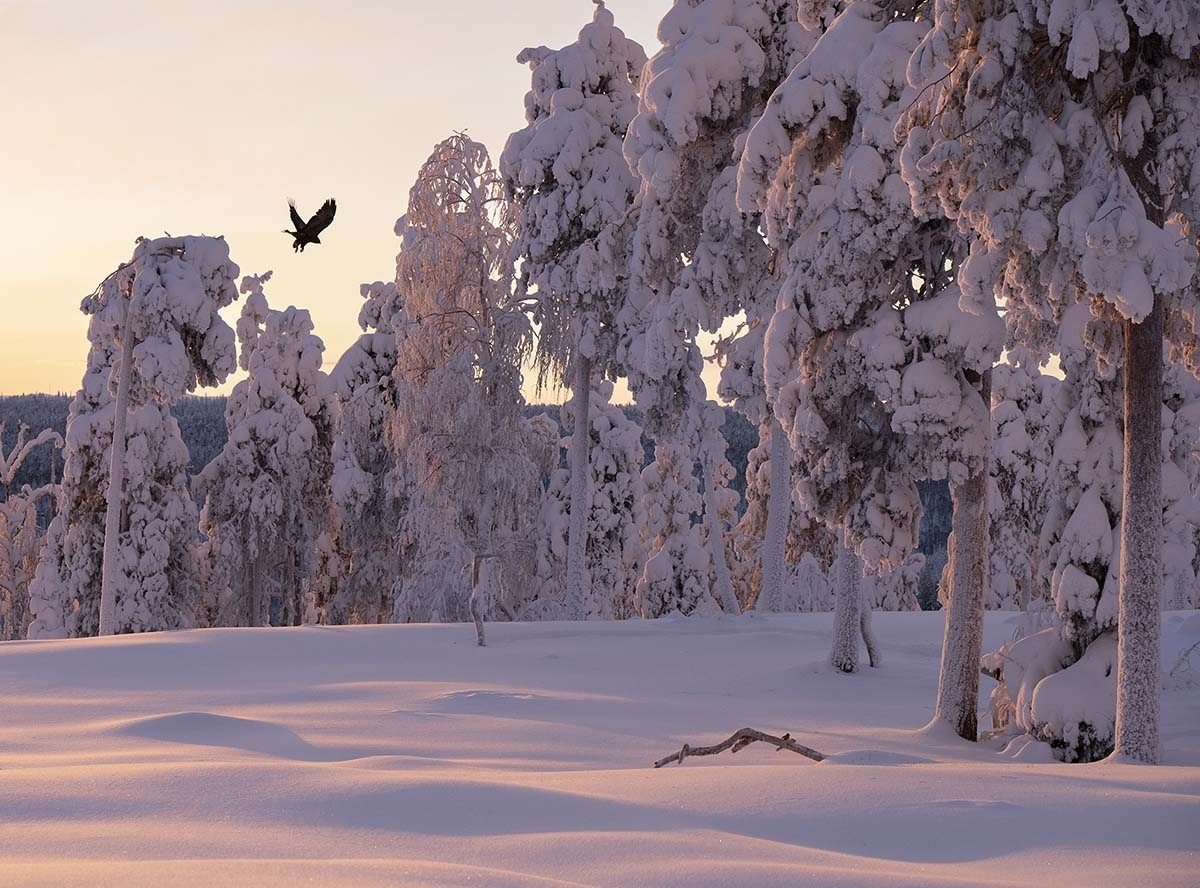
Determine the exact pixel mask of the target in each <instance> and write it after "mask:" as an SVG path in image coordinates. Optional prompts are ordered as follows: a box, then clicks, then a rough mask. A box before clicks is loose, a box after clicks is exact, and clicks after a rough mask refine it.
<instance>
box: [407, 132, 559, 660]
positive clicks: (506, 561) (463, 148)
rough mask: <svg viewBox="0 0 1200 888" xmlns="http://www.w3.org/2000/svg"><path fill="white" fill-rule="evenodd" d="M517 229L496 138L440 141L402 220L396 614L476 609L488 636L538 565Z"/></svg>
mask: <svg viewBox="0 0 1200 888" xmlns="http://www.w3.org/2000/svg"><path fill="white" fill-rule="evenodd" d="M515 230H516V207H515V205H513V204H512V203H510V202H509V200H508V198H507V197H506V195H505V188H504V182H503V180H502V179H501V177H500V175H499V173H498V172H496V170H495V169H494V168H493V167H492V164H491V161H490V159H489V158H488V154H487V149H486V148H484V146H483V145H481V144H480V143H478V142H474V141H472V140H471V139H468V138H467V137H466V136H464V135H461V134H456V135H454V136H451V137H450V138H448V139H446V140H445V141H443V142H441V143H440V144H439V145H437V146H436V147H435V148H434V151H433V154H432V155H431V156H430V157H429V159H428V160H427V161H426V162H425V164H424V165H423V166H422V167H421V171H420V173H419V174H418V176H417V181H416V184H415V185H413V187H412V190H411V191H410V192H409V202H408V212H407V214H406V215H405V216H403V217H401V218H400V219H399V221H397V223H396V233H397V234H398V235H399V236H400V238H401V249H400V254H399V256H397V259H396V287H397V291H398V294H399V298H400V302H401V305H402V307H403V309H404V313H403V318H402V319H401V320H399V321H395V335H396V369H395V372H394V373H393V377H392V378H393V382H394V385H395V392H396V407H397V410H396V414H395V422H394V424H393V429H392V433H391V435H390V436H389V442H388V443H389V445H390V446H391V447H392V448H393V453H394V456H395V459H396V463H397V472H398V475H399V477H398V482H399V491H398V492H399V494H400V495H401V497H402V498H403V499H404V500H406V504H407V509H406V512H405V516H404V521H403V525H402V533H403V543H404V556H405V557H404V563H403V570H404V573H403V577H402V582H401V586H400V588H399V590H398V592H397V596H396V615H397V618H399V619H404V620H423V619H424V620H428V619H460V618H462V617H463V616H465V615H466V611H467V610H468V609H469V611H470V615H471V617H472V618H473V619H474V620H475V623H476V628H477V631H478V638H479V643H480V644H481V645H482V644H483V643H484V630H483V619H484V618H485V617H487V616H490V612H491V603H492V601H493V600H494V598H495V597H496V596H498V595H503V594H505V592H504V589H503V588H502V586H503V584H505V583H516V582H518V581H519V577H520V575H519V574H518V571H517V568H518V565H519V564H520V563H521V562H525V563H532V553H533V535H534V530H533V527H534V524H535V522H536V517H537V512H538V509H539V508H540V505H541V496H542V469H541V467H540V466H539V465H538V463H537V462H536V461H535V459H534V458H533V455H532V453H533V450H534V434H533V430H532V429H531V427H530V424H529V422H527V421H526V420H525V419H524V417H523V416H522V410H523V407H524V404H525V399H524V398H523V397H522V395H521V389H520V385H521V371H520V367H521V363H522V361H523V360H524V359H525V358H526V357H527V356H528V354H529V350H530V341H531V330H530V326H529V321H528V318H527V317H526V316H525V314H524V313H523V312H522V310H521V306H520V305H519V304H518V303H517V302H516V300H514V299H513V298H512V294H511V281H512V263H511V249H512V243H513V237H514V234H515ZM468 578H469V579H470V588H471V595H470V598H469V600H464V596H463V595H462V591H463V590H464V589H465V587H466V582H465V581H466V580H467V579H468Z"/></svg>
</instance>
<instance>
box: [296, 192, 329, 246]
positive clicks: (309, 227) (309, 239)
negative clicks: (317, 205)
mask: <svg viewBox="0 0 1200 888" xmlns="http://www.w3.org/2000/svg"><path fill="white" fill-rule="evenodd" d="M288 209H290V210H291V211H292V224H293V225H295V226H296V230H295V231H288V230H287V229H286V228H285V229H284V231H283V233H284V234H290V235H291V236H292V237H294V238H295V239H296V240H295V242H294V243H293V244H292V250H294V251H295V252H297V253H303V252H304V247H305V245H306V244H319V243H320V242H321V238H320V237H319V235H320V234H321V232H322V231H324V230H325V229H326V228H328V227H329V223H330V222H332V221H333V214H334V213H336V212H337V203H336V202H335V201H334V199H333V198H332V197H331V198H329V200H327V201H325V203H323V204H322V205H321V209H319V210H317V211H316V212H315V213H313V215H312V218H311V219H309V220H308V221H307V222H305V221H304V220H303V219H301V218H300V213H299V212H298V211H297V210H296V202H295V201H294V200H289V201H288Z"/></svg>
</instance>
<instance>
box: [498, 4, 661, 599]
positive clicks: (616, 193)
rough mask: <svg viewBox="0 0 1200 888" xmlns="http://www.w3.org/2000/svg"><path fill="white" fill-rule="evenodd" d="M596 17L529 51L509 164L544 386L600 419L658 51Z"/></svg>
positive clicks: (523, 58)
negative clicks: (651, 67) (570, 36)
mask: <svg viewBox="0 0 1200 888" xmlns="http://www.w3.org/2000/svg"><path fill="white" fill-rule="evenodd" d="M594 2H595V3H596V10H595V13H594V15H593V18H592V21H591V23H589V24H587V25H585V26H584V28H583V29H582V30H581V31H580V32H579V37H578V39H577V40H576V41H575V42H574V43H572V44H570V45H568V46H565V47H563V48H562V49H559V50H556V51H552V50H549V49H547V48H546V47H544V46H542V47H537V48H529V49H525V50H524V51H523V52H522V53H521V54H520V55H519V56H518V57H517V60H518V61H519V62H522V63H525V62H528V63H529V66H530V68H531V69H532V71H533V78H532V80H533V83H532V88H531V89H530V91H529V93H528V94H527V95H526V97H525V117H526V120H527V121H528V126H526V127H525V128H524V129H523V130H520V131H519V132H516V133H513V135H512V136H510V137H509V140H508V144H507V145H506V146H505V149H504V153H503V154H502V155H501V157H500V171H501V173H502V174H503V175H504V177H505V181H506V182H507V185H508V188H509V190H510V193H511V194H512V195H513V197H514V198H515V199H516V201H517V202H518V203H519V204H520V205H521V217H520V222H519V225H518V235H517V239H516V243H515V254H516V257H517V258H519V259H520V260H522V262H523V264H522V278H521V282H520V283H521V285H522V287H523V288H525V289H526V290H527V292H529V293H530V295H531V297H532V299H533V300H534V313H533V314H534V321H535V322H536V323H537V325H538V342H537V350H536V365H537V369H538V381H539V385H540V384H541V383H542V382H543V381H545V379H546V377H547V376H551V377H553V378H554V379H555V381H559V380H564V379H565V378H566V377H567V376H568V373H569V374H570V379H567V380H566V381H567V382H568V384H569V385H570V386H571V387H572V389H573V390H574V400H573V404H572V410H573V413H574V414H575V421H576V423H577V424H578V425H580V426H583V427H588V426H589V425H590V424H589V420H588V409H589V407H588V398H589V394H590V392H591V376H592V372H593V368H595V369H596V370H597V371H599V372H600V374H601V375H611V374H612V372H613V370H614V369H615V368H614V361H615V356H616V328H615V323H614V322H615V315H616V312H617V310H618V309H619V307H620V306H621V305H622V304H623V303H624V301H625V291H626V287H627V283H626V281H627V277H626V275H625V274H624V272H623V266H624V264H625V259H624V256H625V245H626V242H627V234H626V233H625V229H626V227H627V226H625V224H624V223H625V222H626V219H627V216H628V215H629V212H630V207H631V205H632V203H633V199H634V197H635V196H636V194H637V188H638V182H637V179H636V178H635V176H634V174H633V171H632V170H631V169H630V168H629V165H628V164H627V163H626V161H625V158H624V155H623V154H622V153H621V140H622V139H624V137H625V131H626V129H627V128H628V126H629V121H630V120H631V119H632V118H633V115H634V113H635V112H636V110H637V89H638V80H639V77H640V75H641V71H642V66H643V65H644V64H645V62H646V54H645V52H644V51H643V50H642V47H641V46H640V45H639V44H638V43H637V42H636V41H633V40H630V39H629V38H627V37H626V36H625V34H624V33H623V32H622V31H621V30H620V29H619V28H617V27H616V25H615V23H614V19H613V14H612V13H611V12H610V11H609V10H608V9H606V8H605V5H604V0H594ZM589 440H590V438H589V437H588V436H582V437H580V438H578V439H577V441H576V445H575V446H574V447H573V448H572V450H571V473H572V477H573V479H574V480H573V481H572V484H571V500H572V505H573V508H572V511H571V514H573V515H575V516H577V518H576V520H574V521H573V522H572V523H571V525H570V528H569V531H568V536H569V538H570V542H569V543H568V548H567V578H566V579H567V584H566V610H565V614H566V616H567V617H568V618H570V619H581V618H582V617H583V616H584V614H585V611H587V609H588V608H587V605H585V603H584V600H585V598H587V597H589V592H588V573H587V566H588V562H589V560H590V559H589V558H588V556H587V546H588V542H587V541H588V540H589V538H590V537H589V533H588V529H587V527H586V515H587V513H588V507H587V503H588V500H589V498H590V491H589V489H588V479H589V477H590V475H591V473H590V472H589V470H588V465H589V460H588V452H587V445H588V442H589Z"/></svg>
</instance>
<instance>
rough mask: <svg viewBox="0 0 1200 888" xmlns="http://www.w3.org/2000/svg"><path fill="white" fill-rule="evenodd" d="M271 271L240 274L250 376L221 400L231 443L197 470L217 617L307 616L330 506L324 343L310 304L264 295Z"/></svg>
mask: <svg viewBox="0 0 1200 888" xmlns="http://www.w3.org/2000/svg"><path fill="white" fill-rule="evenodd" d="M270 278H271V273H270V272H267V273H266V274H263V275H261V276H247V277H245V278H244V279H243V280H242V285H241V290H242V293H243V294H244V295H245V297H246V300H245V302H244V304H243V306H242V314H241V317H240V318H239V319H238V325H237V333H238V340H239V342H240V343H241V356H240V358H239V361H240V364H241V368H242V369H243V370H245V371H246V373H247V376H246V378H245V379H243V380H242V381H241V382H239V383H238V384H237V385H235V386H234V388H233V391H232V392H231V393H230V395H229V398H228V400H227V402H226V405H225V425H226V428H227V429H228V438H227V440H226V443H225V447H224V448H223V449H222V451H221V452H220V453H219V454H218V455H217V456H216V458H215V459H213V461H212V462H210V463H209V464H208V465H207V466H205V468H204V470H203V471H202V472H201V473H200V475H199V477H198V478H197V479H196V493H197V495H198V496H199V497H202V498H203V501H204V509H203V511H202V512H201V515H200V529H201V530H202V531H203V532H204V533H205V534H206V535H207V537H208V540H207V544H206V548H205V557H206V559H207V560H208V561H209V569H208V576H209V577H210V578H211V584H212V585H211V587H210V589H209V590H208V592H209V596H210V597H209V602H208V604H209V609H210V622H211V624H212V625H218V626H269V625H272V624H275V625H283V626H297V625H300V624H301V623H302V622H303V621H304V611H305V602H304V598H305V596H306V594H310V590H311V587H312V583H313V579H314V573H315V554H316V548H317V538H318V537H319V536H320V535H321V533H322V532H323V531H324V530H325V526H326V524H327V522H328V516H329V512H330V496H329V477H330V472H331V466H332V457H331V448H332V426H333V408H334V404H333V397H332V393H331V391H330V386H329V380H328V378H327V377H326V375H325V374H324V373H323V372H322V371H321V355H322V353H323V352H324V350H325V346H324V343H322V342H321V340H320V338H319V337H318V336H316V335H315V334H314V333H313V324H312V319H311V318H310V317H309V314H308V312H307V311H305V310H303V309H298V308H294V307H291V306H289V307H288V308H286V309H284V310H282V311H280V310H277V309H272V308H271V307H270V306H269V305H268V304H267V297H266V294H265V293H264V292H263V284H265V283H266V282H267V281H269V280H270Z"/></svg>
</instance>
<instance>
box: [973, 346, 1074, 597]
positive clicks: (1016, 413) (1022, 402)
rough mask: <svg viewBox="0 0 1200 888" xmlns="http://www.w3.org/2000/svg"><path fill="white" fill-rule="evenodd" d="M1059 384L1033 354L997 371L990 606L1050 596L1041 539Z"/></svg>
mask: <svg viewBox="0 0 1200 888" xmlns="http://www.w3.org/2000/svg"><path fill="white" fill-rule="evenodd" d="M1057 386H1058V380H1057V379H1056V378H1055V377H1053V376H1047V375H1045V374H1043V373H1041V372H1040V371H1039V369H1038V364H1037V360H1036V359H1035V358H1034V357H1033V355H1032V354H1031V353H1030V352H1028V351H1026V350H1021V349H1018V350H1015V351H1011V352H1009V353H1008V356H1007V361H1006V362H1005V363H1002V364H998V365H997V366H996V367H995V368H994V369H993V370H992V428H993V430H994V431H993V437H992V469H991V485H990V489H989V493H988V510H989V512H990V513H991V514H990V521H989V524H990V528H991V541H990V548H991V558H992V565H991V572H992V584H991V590H990V595H989V597H988V600H987V602H986V606H987V607H989V608H993V609H1003V610H1025V608H1026V607H1027V606H1028V605H1029V602H1030V601H1031V600H1033V599H1038V598H1043V597H1046V596H1047V595H1048V590H1047V587H1046V586H1045V585H1044V584H1039V583H1038V579H1039V571H1038V569H1037V561H1038V555H1037V551H1038V536H1039V533H1040V531H1041V528H1042V526H1043V521H1044V519H1045V516H1046V511H1047V509H1048V508H1049V503H1048V502H1047V491H1048V487H1047V485H1048V481H1049V473H1050V459H1051V452H1052V449H1053V446H1054V441H1055V439H1056V438H1057V437H1058V435H1057V432H1058V429H1057V427H1056V424H1055V421H1054V411H1053V405H1054V395H1055V391H1056V389H1057Z"/></svg>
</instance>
